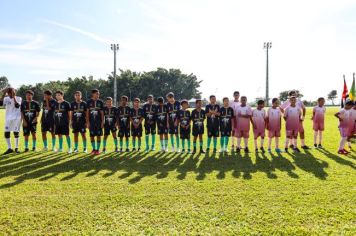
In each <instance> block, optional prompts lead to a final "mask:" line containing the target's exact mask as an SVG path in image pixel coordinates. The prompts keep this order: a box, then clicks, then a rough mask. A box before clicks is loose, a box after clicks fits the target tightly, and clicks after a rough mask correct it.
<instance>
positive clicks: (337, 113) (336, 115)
mask: <svg viewBox="0 0 356 236" xmlns="http://www.w3.org/2000/svg"><path fill="white" fill-rule="evenodd" d="M340 114H341V113H340V112H336V113H335V114H334V116H335V117H336V118H338V119H339V120H340V121H342V118H341V117H340Z"/></svg>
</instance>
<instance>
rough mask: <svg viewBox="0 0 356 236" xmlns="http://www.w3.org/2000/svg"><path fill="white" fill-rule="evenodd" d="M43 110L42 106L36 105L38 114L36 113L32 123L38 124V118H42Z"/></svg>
mask: <svg viewBox="0 0 356 236" xmlns="http://www.w3.org/2000/svg"><path fill="white" fill-rule="evenodd" d="M40 112H41V108H40V105H39V104H38V103H37V104H36V112H35V118H34V119H33V121H32V123H37V120H38V117H39V116H40Z"/></svg>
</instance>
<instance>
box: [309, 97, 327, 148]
mask: <svg viewBox="0 0 356 236" xmlns="http://www.w3.org/2000/svg"><path fill="white" fill-rule="evenodd" d="M324 104H325V99H324V98H322V97H320V98H318V105H317V106H315V107H314V108H313V116H312V118H311V119H312V120H313V130H314V147H316V148H317V147H319V148H322V147H323V146H322V145H321V141H322V138H323V131H324V120H325V111H326V109H325V107H324ZM318 136H319V144H317V138H318Z"/></svg>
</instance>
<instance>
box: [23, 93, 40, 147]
mask: <svg viewBox="0 0 356 236" xmlns="http://www.w3.org/2000/svg"><path fill="white" fill-rule="evenodd" d="M25 94H26V101H23V102H22V103H21V116H22V120H23V123H22V129H23V135H24V137H25V152H28V151H29V148H28V139H29V136H30V134H31V135H32V151H36V129H37V119H38V116H39V114H40V111H41V108H40V105H39V104H38V102H36V101H34V100H33V95H34V93H33V91H32V90H27V91H26V93H25Z"/></svg>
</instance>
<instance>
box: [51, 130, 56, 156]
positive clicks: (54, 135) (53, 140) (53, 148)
mask: <svg viewBox="0 0 356 236" xmlns="http://www.w3.org/2000/svg"><path fill="white" fill-rule="evenodd" d="M51 137H52V151H56V134H55V132H54V131H51Z"/></svg>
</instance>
